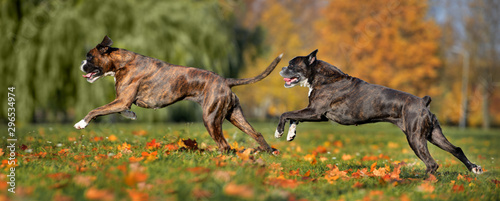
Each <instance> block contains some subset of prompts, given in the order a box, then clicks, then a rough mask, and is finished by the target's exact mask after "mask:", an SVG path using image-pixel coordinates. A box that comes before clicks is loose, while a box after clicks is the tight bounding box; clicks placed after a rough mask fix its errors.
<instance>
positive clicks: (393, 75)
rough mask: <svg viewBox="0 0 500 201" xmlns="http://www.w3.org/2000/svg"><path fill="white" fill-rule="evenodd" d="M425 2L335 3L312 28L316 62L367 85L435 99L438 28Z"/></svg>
mask: <svg viewBox="0 0 500 201" xmlns="http://www.w3.org/2000/svg"><path fill="white" fill-rule="evenodd" d="M427 9H428V5H427V2H426V1H420V0H407V1H393V0H377V1H362V0H339V1H331V2H330V3H329V4H328V5H327V6H326V7H324V8H323V9H322V11H321V14H322V16H323V17H322V18H321V20H320V21H319V22H317V23H316V26H315V30H316V32H317V34H318V40H317V41H316V42H317V47H318V49H319V53H318V58H319V59H321V60H324V61H327V62H329V63H331V64H333V65H335V66H337V67H339V68H340V69H341V70H343V71H344V72H345V73H348V74H350V75H352V76H355V77H358V78H361V79H363V80H365V81H368V82H371V83H374V84H379V85H384V86H387V87H391V88H395V89H398V90H403V91H407V92H409V93H412V94H415V95H418V96H424V95H436V94H437V93H438V88H437V87H436V86H437V85H436V83H435V82H436V78H437V76H438V72H437V70H438V68H439V67H440V65H441V61H440V59H439V58H438V56H437V52H438V42H439V41H438V39H439V36H440V29H439V28H438V26H437V25H436V24H435V22H434V21H432V20H430V19H427V18H426V13H427Z"/></svg>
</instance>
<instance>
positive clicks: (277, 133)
mask: <svg viewBox="0 0 500 201" xmlns="http://www.w3.org/2000/svg"><path fill="white" fill-rule="evenodd" d="M281 136H283V132H281V133H280V132H279V131H278V129H276V132H274V137H276V138H280V137H281Z"/></svg>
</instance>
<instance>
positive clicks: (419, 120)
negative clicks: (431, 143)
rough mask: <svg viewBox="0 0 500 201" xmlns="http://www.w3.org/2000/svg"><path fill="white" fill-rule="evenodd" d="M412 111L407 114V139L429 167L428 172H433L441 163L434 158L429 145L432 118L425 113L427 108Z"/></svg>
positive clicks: (405, 130) (405, 131)
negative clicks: (428, 137) (428, 138)
mask: <svg viewBox="0 0 500 201" xmlns="http://www.w3.org/2000/svg"><path fill="white" fill-rule="evenodd" d="M419 112H420V114H416V113H418V112H417V111H410V112H409V113H408V114H407V115H406V116H405V118H406V120H407V121H405V123H404V124H405V129H404V130H403V131H404V133H405V134H406V139H407V140H408V143H409V144H410V147H411V149H412V150H413V152H415V154H416V155H417V156H418V158H420V160H422V161H423V162H424V164H425V166H426V167H427V169H426V172H427V173H431V174H433V173H434V172H436V170H437V169H438V168H439V165H438V164H437V163H436V161H435V160H434V159H433V158H432V156H431V154H430V153H429V149H428V147H427V136H429V135H430V133H431V129H432V127H431V126H430V125H431V119H430V117H429V116H427V115H426V114H425V110H420V111H419Z"/></svg>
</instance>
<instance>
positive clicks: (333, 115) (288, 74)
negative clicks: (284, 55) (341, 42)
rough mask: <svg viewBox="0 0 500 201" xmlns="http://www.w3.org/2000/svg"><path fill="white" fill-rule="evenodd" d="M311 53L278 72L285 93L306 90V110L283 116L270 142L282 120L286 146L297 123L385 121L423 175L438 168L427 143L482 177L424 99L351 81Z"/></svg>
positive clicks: (296, 59)
mask: <svg viewBox="0 0 500 201" xmlns="http://www.w3.org/2000/svg"><path fill="white" fill-rule="evenodd" d="M317 52H318V50H315V51H313V52H312V53H311V54H309V55H308V56H298V57H295V58H294V59H292V60H290V63H289V65H288V66H287V67H284V68H283V69H282V71H281V72H280V75H281V76H282V77H284V81H285V87H286V88H290V87H293V86H295V85H297V84H300V85H302V86H307V87H309V105H308V106H307V108H305V109H302V110H297V111H291V112H285V113H283V114H282V115H281V117H280V121H279V124H278V128H277V129H276V134H275V136H276V138H279V137H281V136H282V135H283V131H284V127H285V123H286V122H287V121H288V120H290V128H289V131H288V137H287V140H288V141H291V140H293V139H294V137H295V129H296V126H297V124H298V123H299V122H303V121H318V122H319V121H328V120H332V121H335V122H337V123H339V124H343V125H358V124H365V123H375V122H390V123H393V124H395V125H396V126H398V127H399V128H400V129H401V130H402V131H403V132H404V133H405V134H406V138H407V140H408V143H409V144H410V147H411V148H412V149H413V151H414V152H415V154H416V155H417V156H418V157H419V158H420V159H421V160H422V161H423V162H424V163H425V166H426V167H427V173H434V172H435V171H436V170H437V169H438V167H439V166H438V164H437V163H436V162H435V161H434V159H432V157H431V155H430V153H429V150H428V149H427V141H429V142H431V143H432V144H434V145H436V146H438V147H439V148H441V149H443V150H445V151H447V152H450V153H451V154H453V155H454V156H455V157H457V158H458V159H459V160H460V161H462V163H464V164H465V166H467V169H469V170H470V171H472V172H474V173H476V174H480V173H482V172H483V170H482V168H481V166H477V165H475V164H473V163H471V162H470V161H469V160H468V159H467V157H465V154H464V152H463V151H462V149H460V148H459V147H455V146H454V145H453V144H451V143H450V142H449V141H448V140H447V139H446V137H445V136H444V135H443V132H442V131H441V127H440V125H439V122H438V120H437V118H436V116H435V115H434V114H432V113H431V111H430V110H429V103H430V102H431V98H430V97H429V96H425V97H424V98H419V97H417V96H414V95H411V94H409V93H405V92H402V91H398V90H394V89H390V88H387V87H383V86H379V85H374V84H369V83H367V82H365V81H363V80H361V79H358V78H355V77H351V76H349V75H347V74H345V73H343V72H342V71H340V70H339V69H338V68H336V67H335V66H333V65H330V64H328V63H327V62H324V61H321V60H317V59H316V53H317Z"/></svg>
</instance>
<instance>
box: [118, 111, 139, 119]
mask: <svg viewBox="0 0 500 201" xmlns="http://www.w3.org/2000/svg"><path fill="white" fill-rule="evenodd" d="M120 114H121V115H122V116H123V117H125V118H127V119H132V120H136V119H137V116H136V115H135V113H134V112H132V111H130V110H125V111H123V112H120Z"/></svg>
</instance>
